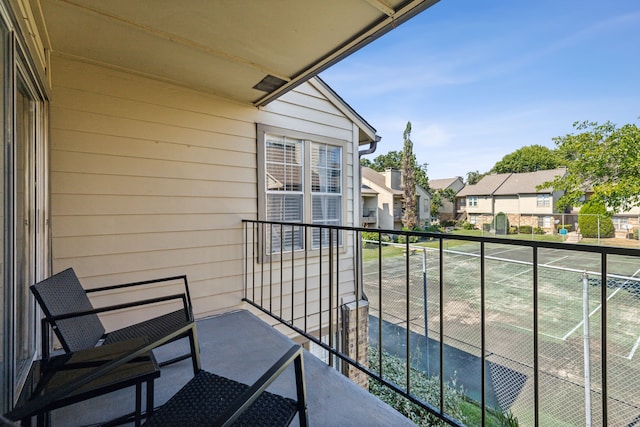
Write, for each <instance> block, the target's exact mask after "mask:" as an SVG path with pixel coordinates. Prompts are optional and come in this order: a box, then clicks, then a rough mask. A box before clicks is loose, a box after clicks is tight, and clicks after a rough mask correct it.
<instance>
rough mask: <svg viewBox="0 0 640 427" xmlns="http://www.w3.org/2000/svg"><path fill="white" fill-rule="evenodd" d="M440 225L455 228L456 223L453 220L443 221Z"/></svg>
mask: <svg viewBox="0 0 640 427" xmlns="http://www.w3.org/2000/svg"><path fill="white" fill-rule="evenodd" d="M440 225H441V226H442V227H455V226H456V221H455V220H453V219H445V220H444V221H440Z"/></svg>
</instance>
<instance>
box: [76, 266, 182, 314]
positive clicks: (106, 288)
mask: <svg viewBox="0 0 640 427" xmlns="http://www.w3.org/2000/svg"><path fill="white" fill-rule="evenodd" d="M175 280H182V284H183V285H184V292H185V294H186V296H187V302H188V303H189V307H191V294H190V293H189V283H188V282H187V275H186V274H183V275H181V276H171V277H161V278H158V279H150V280H142V281H140V282H130V283H122V284H119V285H110V286H102V287H100V288H93V289H86V290H85V292H86V293H88V294H89V293H94V292H103V291H110V290H114V289H122V288H130V287H134V286H143V285H150V284H153V283H161V282H171V281H175Z"/></svg>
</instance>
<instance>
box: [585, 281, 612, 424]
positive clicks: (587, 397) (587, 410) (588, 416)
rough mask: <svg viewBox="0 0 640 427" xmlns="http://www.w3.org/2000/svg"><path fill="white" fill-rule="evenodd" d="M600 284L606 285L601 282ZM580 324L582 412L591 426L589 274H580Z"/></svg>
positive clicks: (586, 422)
mask: <svg viewBox="0 0 640 427" xmlns="http://www.w3.org/2000/svg"><path fill="white" fill-rule="evenodd" d="M602 286H606V283H605V282H603V283H602ZM582 319H583V320H582V325H583V331H584V413H585V426H586V427H591V349H590V346H589V276H588V275H587V272H586V271H585V272H584V273H583V274H582Z"/></svg>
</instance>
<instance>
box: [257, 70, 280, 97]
mask: <svg viewBox="0 0 640 427" xmlns="http://www.w3.org/2000/svg"><path fill="white" fill-rule="evenodd" d="M285 83H286V80H282V79H281V78H278V77H276V76H272V75H271V74H269V75H267V76H265V77H264V79H262V80H260V83H258V84H257V85H255V86H254V87H253V88H254V89H258V90H261V91H263V92H267V93H270V92H273V91H274V90H276V89H278V88H279V87H280V86H282V85H284V84H285Z"/></svg>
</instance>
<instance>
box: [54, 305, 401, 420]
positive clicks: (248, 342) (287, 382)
mask: <svg viewBox="0 0 640 427" xmlns="http://www.w3.org/2000/svg"><path fill="white" fill-rule="evenodd" d="M197 330H198V339H199V342H200V352H201V362H202V368H203V369H205V370H208V371H210V372H215V373H217V374H219V375H223V376H225V377H227V378H231V379H234V380H237V381H240V382H243V383H246V384H252V383H253V382H254V381H256V380H257V379H258V377H259V376H260V375H261V374H262V373H263V372H264V371H266V370H267V369H268V368H269V366H270V365H271V364H272V363H273V362H275V361H276V360H278V358H279V357H280V356H282V354H284V352H286V351H287V349H289V347H290V346H291V345H292V341H291V340H290V339H289V338H287V337H286V336H285V335H283V334H282V333H280V332H278V331H277V330H276V329H274V328H273V327H271V326H270V325H269V324H267V323H265V322H264V321H263V320H261V319H259V318H258V317H257V316H255V315H254V314H252V313H250V312H248V311H246V310H240V311H235V312H230V313H225V314H222V315H219V316H214V317H211V318H207V319H201V320H199V321H198V322H197ZM182 341H185V340H182ZM187 348H188V343H187V342H186V341H185V342H180V341H179V342H176V343H175V344H171V345H168V346H165V347H162V348H160V349H158V350H156V351H155V352H156V357H157V358H158V359H159V360H166V359H170V358H171V357H174V356H175V355H179V354H182V353H184V351H186V350H185V349H187ZM304 366H305V378H306V383H307V405H308V411H309V420H310V423H311V425H318V426H330V425H360V423H364V424H363V425H370V426H380V427H386V426H391V425H393V426H410V425H412V424H411V423H410V422H409V421H408V420H407V419H406V418H405V417H403V416H402V415H400V414H399V413H398V412H396V411H394V410H393V409H392V408H390V407H389V406H387V405H385V404H384V403H382V402H380V401H379V400H377V399H375V398H374V397H373V396H371V395H369V394H368V393H367V392H366V391H364V390H363V389H362V388H360V387H358V386H357V385H355V384H354V383H353V382H351V381H349V380H348V379H347V378H345V377H344V376H343V375H341V374H340V373H338V372H337V371H335V370H334V369H331V368H330V367H328V366H327V365H326V364H324V363H322V362H321V361H320V360H319V359H317V358H316V357H314V356H313V355H311V354H309V353H308V352H307V353H306V354H305V358H304ZM288 371H290V372H285V373H284V374H283V375H282V376H281V378H279V379H278V380H276V382H274V383H273V384H272V385H271V386H270V388H269V391H273V392H275V393H278V394H281V395H283V396H287V397H291V398H292V399H295V398H296V390H295V379H294V372H293V367H290V368H288ZM192 376H193V370H192V367H191V362H190V361H188V360H185V361H182V362H180V363H177V364H173V365H169V366H166V367H163V368H162V374H161V376H160V378H159V379H157V380H156V385H155V403H156V405H159V404H162V403H164V402H165V401H166V400H168V399H169V398H170V397H171V396H172V395H173V394H175V393H176V392H177V391H178V390H179V389H180V388H181V387H182V386H183V385H184V384H185V383H186V382H187V381H188V380H189V379H191V377H192ZM133 395H134V393H133V390H132V389H131V388H129V389H125V390H122V391H118V392H114V393H110V394H107V395H103V396H100V397H96V398H93V399H90V400H86V401H84V402H80V403H76V404H74V405H71V406H67V407H64V408H60V409H57V410H55V411H53V412H52V417H51V421H52V425H53V426H73V425H79V424H82V425H87V424H93V423H96V424H98V423H101V422H104V421H105V420H109V419H111V418H113V416H114V415H113V414H118V415H119V414H122V413H124V412H126V411H128V410H133V408H134V402H133V400H134V399H132V397H133ZM297 423H298V419H297V417H296V418H295V419H294V422H293V423H292V425H293V426H295V425H297Z"/></svg>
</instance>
